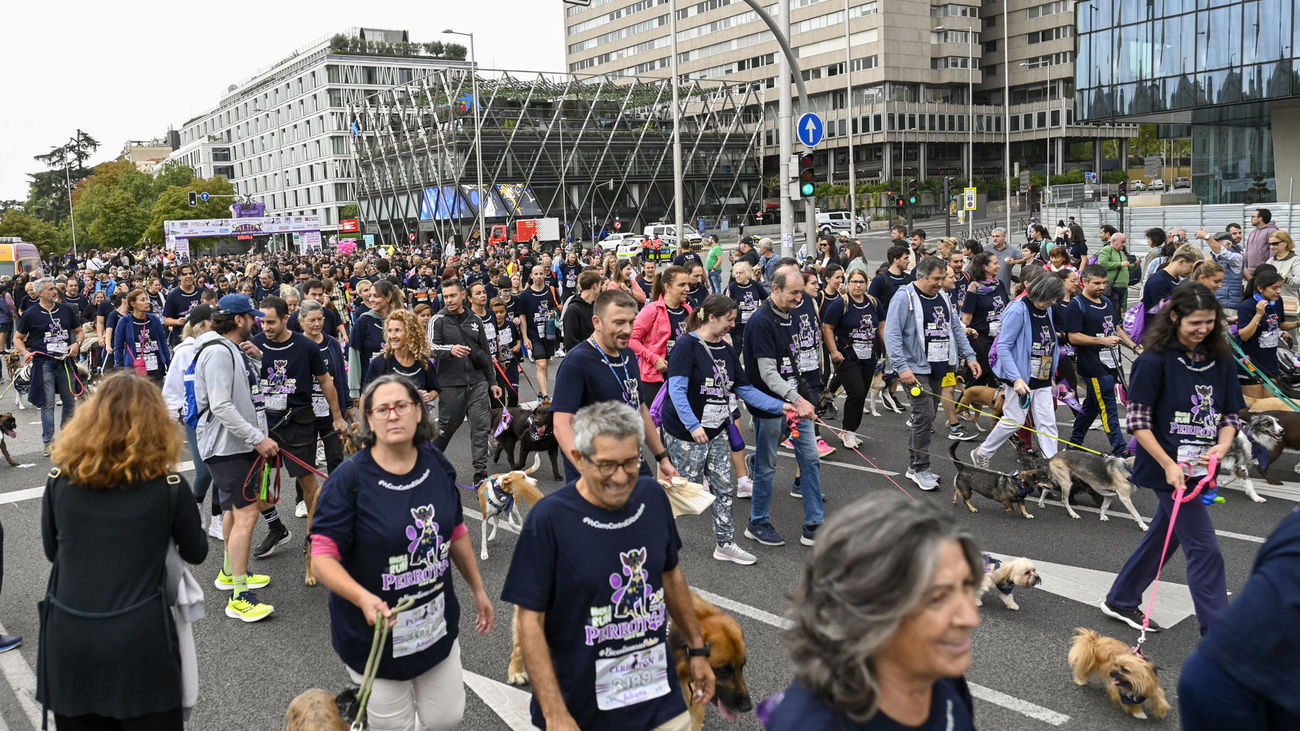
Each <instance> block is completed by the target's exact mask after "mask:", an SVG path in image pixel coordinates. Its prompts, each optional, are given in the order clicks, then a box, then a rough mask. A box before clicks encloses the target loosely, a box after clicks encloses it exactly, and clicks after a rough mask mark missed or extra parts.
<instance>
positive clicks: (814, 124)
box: [795, 112, 826, 147]
mask: <svg viewBox="0 0 1300 731" xmlns="http://www.w3.org/2000/svg"><path fill="white" fill-rule="evenodd" d="M795 133H796V134H798V135H799V141H800V142H802V143H804V145H805V146H807V147H816V146H817V143H819V142H821V141H822V135H824V134H826V125H825V124H822V118H821V117H819V116H817V115H816V114H813V113H812V112H809V113H808V114H805V115H803V116H802V117H800V118H799V124H798V126H796V127H795Z"/></svg>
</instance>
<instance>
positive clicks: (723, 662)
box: [506, 591, 754, 731]
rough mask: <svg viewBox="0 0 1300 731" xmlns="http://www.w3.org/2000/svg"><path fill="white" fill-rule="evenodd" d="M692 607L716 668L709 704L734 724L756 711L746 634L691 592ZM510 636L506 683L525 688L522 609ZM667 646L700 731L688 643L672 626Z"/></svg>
mask: <svg viewBox="0 0 1300 731" xmlns="http://www.w3.org/2000/svg"><path fill="white" fill-rule="evenodd" d="M691 608H692V609H694V610H695V619H696V621H697V622H699V625H700V634H701V635H703V637H704V641H705V642H707V643H708V644H709V648H710V653H709V664H710V665H712V666H713V677H714V679H715V683H714V692H713V697H712V698H710V699H709V702H710V703H713V704H715V705H716V706H717V708H718V712H719V713H720V714H721V715H722V717H723V718H725V719H727V720H729V721H734V720H736V719H737V718H739V717H740V714H741V713H748V712H749V711H751V710H753V708H754V702H753V699H752V698H750V696H749V686H748V685H747V684H746V683H745V661H746V659H745V633H744V631H743V630H741V628H740V624H739V623H737V622H736V620H735V618H734V617H732V616H731V615H729V614H727V613H726V612H724V611H723V610H721V609H719V608H718V607H716V606H714V605H713V604H710V603H709V602H707V601H705V600H703V599H701V598H700V597H699V595H698V594H696V593H695V592H694V591H692V592H691ZM510 635H511V638H512V642H513V644H514V649H513V650H512V652H511V653H510V667H509V669H508V670H507V672H506V682H508V683H510V684H511V685H524V684H526V683H527V682H528V670H527V668H525V667H524V651H523V648H521V647H520V646H519V608H518V607H515V612H514V619H513V621H512V622H511V624H510ZM668 644H669V646H670V647H671V649H672V652H673V659H674V661H675V663H676V669H677V678H678V681H679V683H680V685H681V688H682V694H683V695H684V696H685V697H686V705H687V707H688V708H689V709H690V713H691V728H693V729H696V731H698V730H699V729H701V728H702V727H703V725H704V708H705V707H704V706H697V705H693V704H692V703H691V697H690V683H691V663H690V658H688V657H687V656H686V642H685V640H684V639H683V638H682V636H681V634H680V633H678V632H676V631H675V630H674V629H673V627H672V626H669V628H668Z"/></svg>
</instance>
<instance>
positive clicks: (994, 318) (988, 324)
mask: <svg viewBox="0 0 1300 731" xmlns="http://www.w3.org/2000/svg"><path fill="white" fill-rule="evenodd" d="M1010 302H1011V296H1010V295H1008V294H1007V285H1005V284H1003V283H1002V280H997V282H995V283H994V284H992V285H987V284H982V283H981V284H980V287H979V289H976V290H975V291H974V292H967V293H966V299H965V301H964V302H963V303H962V308H961V311H962V313H964V314H968V315H970V316H971V318H970V327H971V328H972V329H973V330H975V332H976V333H979V334H980V335H984V336H986V337H995V336H997V334H998V332H999V331H1001V329H1002V311H1003V310H1004V309H1006V307H1007V305H1008V304H1009V303H1010ZM995 323H996V324H995Z"/></svg>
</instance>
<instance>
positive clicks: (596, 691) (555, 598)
mask: <svg viewBox="0 0 1300 731" xmlns="http://www.w3.org/2000/svg"><path fill="white" fill-rule="evenodd" d="M565 360H568V358H565ZM681 545H682V542H681V539H680V538H679V537H678V535H677V523H676V522H675V521H674V520H673V511H672V506H671V505H669V503H668V497H667V495H665V493H664V489H663V488H662V487H660V486H659V484H658V483H657V482H655V481H654V479H653V478H649V477H642V478H640V479H639V480H638V481H637V484H636V487H635V488H634V489H633V490H632V495H631V496H630V497H629V498H628V501H627V503H626V504H625V505H624V506H623V507H622V508H621V509H619V510H605V509H603V508H599V507H597V506H595V505H593V504H592V503H590V502H588V501H587V499H586V498H584V497H583V496H582V494H581V493H579V492H578V488H577V486H576V484H575V483H573V482H570V483H568V484H566V485H565V486H564V487H563V488H561V489H559V490H557V491H556V492H553V493H551V494H550V495H548V496H547V497H546V499H545V500H543V501H541V502H539V503H537V505H535V506H533V508H532V509H531V510H529V511H528V517H527V518H526V519H525V520H524V528H523V530H522V531H520V533H519V540H518V541H517V542H516V543H515V553H514V557H513V558H512V559H511V561H510V571H509V572H508V573H507V574H506V580H505V587H504V588H503V589H502V591H501V599H502V601H505V602H508V603H510V604H517V605H519V606H521V607H523V608H525V609H529V610H532V611H534V612H544V613H545V614H546V622H545V627H544V634H545V636H546V643H547V645H548V646H549V648H550V651H551V661H552V662H553V663H554V666H555V677H556V680H557V681H558V682H559V686H560V693H561V694H562V695H563V696H564V703H565V706H566V707H567V708H568V710H569V713H570V714H572V715H573V718H574V720H575V721H576V722H577V724H578V727H579V728H581V729H584V731H601V730H603V729H610V730H612V731H613V730H616V731H622V730H623V729H629V728H653V727H655V726H658V725H660V724H662V723H665V722H666V721H668V720H670V719H672V718H674V717H676V716H679V715H681V714H682V713H683V712H685V711H686V703H685V701H684V700H683V699H682V693H681V690H680V689H679V687H678V681H677V670H676V663H675V661H674V659H673V652H672V649H671V648H670V647H669V646H668V605H667V603H666V601H665V597H664V580H663V575H664V573H665V572H667V571H671V570H673V569H674V568H676V567H677V552H678V550H680V548H681ZM532 720H533V723H534V724H535V725H536V726H538V727H539V728H546V721H545V719H544V718H543V717H542V709H541V706H540V705H539V704H538V703H537V699H536V697H534V698H533V700H532Z"/></svg>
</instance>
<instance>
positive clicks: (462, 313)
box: [429, 279, 501, 484]
mask: <svg viewBox="0 0 1300 731" xmlns="http://www.w3.org/2000/svg"><path fill="white" fill-rule="evenodd" d="M442 301H443V303H444V305H443V308H442V310H440V311H439V312H438V314H436V315H434V316H433V319H431V320H429V345H430V347H431V348H432V350H433V357H434V360H435V361H437V364H438V380H439V381H440V382H441V383H442V393H441V394H440V395H439V396H438V438H437V439H435V440H434V444H436V445H437V446H438V449H441V450H446V449H447V444H448V443H449V442H450V441H451V437H452V435H454V434H455V433H456V430H457V429H459V428H460V425H461V422H463V421H464V420H465V417H466V416H468V417H469V429H470V432H469V437H470V448H471V449H472V450H473V455H474V458H473V459H474V483H475V484H477V483H478V482H479V481H480V480H482V479H483V478H485V477H487V457H488V436H489V434H488V432H489V430H490V429H491V428H492V425H491V423H490V422H491V419H490V414H489V412H488V408H489V401H488V394H489V392H490V393H491V394H492V396H493V398H497V399H499V398H501V387H500V386H498V385H496V372H495V371H494V370H493V365H492V359H491V357H489V356H488V343H487V332H486V331H485V330H484V329H483V321H482V320H480V319H479V317H478V315H475V314H474V313H473V312H470V311H469V310H468V309H466V307H465V285H464V284H462V283H461V281H460V280H459V279H444V280H442ZM489 384H492V385H490V386H489Z"/></svg>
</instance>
